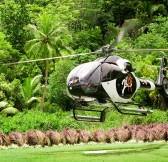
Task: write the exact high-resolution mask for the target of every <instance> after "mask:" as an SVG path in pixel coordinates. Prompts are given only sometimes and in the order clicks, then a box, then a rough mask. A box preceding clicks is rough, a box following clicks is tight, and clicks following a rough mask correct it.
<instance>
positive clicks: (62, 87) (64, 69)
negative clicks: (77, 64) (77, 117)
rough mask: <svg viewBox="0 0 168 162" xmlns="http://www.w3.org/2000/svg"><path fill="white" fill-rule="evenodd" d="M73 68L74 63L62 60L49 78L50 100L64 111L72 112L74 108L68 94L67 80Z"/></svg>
mask: <svg viewBox="0 0 168 162" xmlns="http://www.w3.org/2000/svg"><path fill="white" fill-rule="evenodd" d="M72 68H73V62H72V63H70V61H66V60H60V61H59V62H57V63H56V64H55V71H54V72H53V73H52V74H51V75H50V77H49V86H48V100H49V102H50V103H51V104H53V105H54V106H55V105H58V106H59V107H61V109H62V110H70V109H71V107H72V99H71V98H70V97H69V96H68V94H67V85H66V78H67V76H68V74H69V72H70V71H71V70H72ZM58 106H55V107H58Z"/></svg>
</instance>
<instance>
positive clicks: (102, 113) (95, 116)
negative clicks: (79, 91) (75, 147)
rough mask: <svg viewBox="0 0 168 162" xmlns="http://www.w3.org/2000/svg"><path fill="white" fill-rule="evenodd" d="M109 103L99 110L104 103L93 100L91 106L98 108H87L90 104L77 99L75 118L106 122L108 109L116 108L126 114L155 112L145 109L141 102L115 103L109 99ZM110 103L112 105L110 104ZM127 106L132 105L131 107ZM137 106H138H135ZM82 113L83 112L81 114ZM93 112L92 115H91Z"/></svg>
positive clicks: (140, 114) (142, 114)
mask: <svg viewBox="0 0 168 162" xmlns="http://www.w3.org/2000/svg"><path fill="white" fill-rule="evenodd" d="M107 101H108V102H107V104H105V105H106V106H105V105H103V107H104V108H103V109H101V110H100V109H99V110H97V108H98V107H101V108H102V105H101V104H100V105H99V106H98V105H97V104H96V105H95V104H93V103H94V102H91V103H92V104H90V106H91V107H93V106H96V109H93V108H89V109H88V108H86V107H87V106H88V105H89V104H87V103H86V102H83V101H77V102H76V103H75V104H74V106H73V116H72V117H73V118H74V119H75V120H77V121H86V122H104V121H105V117H106V112H107V111H108V109H111V108H115V109H116V110H117V111H118V112H119V113H121V114H124V115H137V116H146V115H147V114H151V113H153V111H152V110H147V109H144V108H143V106H142V105H141V104H139V103H120V102H116V103H114V102H113V101H112V100H111V99H107ZM109 104H110V106H109ZM123 106H125V107H123ZM127 106H132V107H134V108H130V107H127ZM135 107H137V108H135ZM81 113H82V114H81ZM90 114H92V116H90Z"/></svg>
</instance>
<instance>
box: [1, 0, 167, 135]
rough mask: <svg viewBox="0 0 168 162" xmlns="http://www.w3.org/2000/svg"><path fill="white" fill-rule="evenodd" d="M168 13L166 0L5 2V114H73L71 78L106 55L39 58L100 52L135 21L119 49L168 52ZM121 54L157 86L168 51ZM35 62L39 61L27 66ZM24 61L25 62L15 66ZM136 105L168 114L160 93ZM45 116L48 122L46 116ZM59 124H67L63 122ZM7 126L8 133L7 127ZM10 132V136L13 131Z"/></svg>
mask: <svg viewBox="0 0 168 162" xmlns="http://www.w3.org/2000/svg"><path fill="white" fill-rule="evenodd" d="M167 10H168V4H167V1H166V0H164V1H160V0H158V1H152V0H149V1H142V0H134V1H131V0H127V1H124V0H118V1H116V0H93V1H75V0H62V1H60V0H50V1H49V0H40V1H39V0H2V1H0V24H1V25H0V61H1V63H0V102H6V103H7V104H8V105H7V106H6V107H3V108H1V111H2V109H6V108H8V109H7V110H8V111H10V109H11V107H12V108H14V109H15V110H16V112H18V111H19V113H18V114H21V115H23V114H24V116H26V115H27V114H29V113H30V112H29V111H31V110H29V109H33V110H34V109H38V110H39V107H41V110H43V111H45V112H47V113H48V115H51V114H52V113H55V112H60V116H62V115H61V114H62V113H63V112H62V111H61V110H63V111H67V110H68V111H69V110H70V109H71V107H72V103H73V101H72V100H71V99H70V98H69V96H68V95H67V90H66V77H67V75H68V73H69V72H70V71H71V69H72V68H73V67H75V66H77V65H78V64H80V63H83V62H87V61H92V60H94V59H96V58H97V57H100V56H96V55H90V56H88V55H87V56H80V57H77V58H70V59H66V60H62V59H53V60H45V61H43V60H39V59H43V58H50V57H56V56H66V55H68V54H75V53H83V52H84V53H85V52H92V51H95V50H97V49H99V48H101V47H102V46H104V45H107V44H110V43H111V42H113V41H114V39H115V38H116V36H117V34H118V33H119V31H120V29H121V26H122V25H123V22H124V20H126V19H132V18H136V19H138V20H139V23H138V24H137V26H136V27H135V28H134V29H132V30H131V31H130V32H129V33H128V34H127V35H126V36H125V38H124V39H123V40H122V41H121V42H120V43H119V44H118V45H117V48H119V49H139V48H167V47H168V43H167V42H168V19H167V16H168V13H167ZM118 55H120V56H121V57H124V58H127V59H129V60H130V61H131V62H132V63H133V66H134V67H135V69H136V71H135V73H136V75H137V76H138V77H144V78H147V79H151V80H153V81H155V80H156V78H157V73H158V66H159V63H160V61H159V60H158V58H160V57H162V56H163V55H165V56H168V55H167V53H163V52H153V53H132V54H131V53H119V54H118ZM30 59H31V60H32V59H33V60H39V61H37V62H35V61H34V62H32V63H25V62H24V61H26V60H30ZM18 61H21V62H22V61H23V62H24V63H23V64H15V62H18ZM8 63H10V64H8ZM39 98H41V100H40V99H39ZM133 100H134V101H136V102H142V103H143V104H144V105H145V106H150V107H152V108H153V109H156V108H158V107H159V108H160V109H162V110H167V106H165V104H164V103H165V100H163V99H162V98H161V96H159V94H158V93H157V92H146V91H139V92H138V93H137V94H136V96H135V97H134V98H133ZM40 105H41V106H40ZM9 108H10V109H9ZM14 109H13V110H14ZM7 110H6V112H7ZM4 111H5V110H4ZM22 113H23V114H22ZM36 113H38V112H36ZM6 114H7V115H8V113H6ZM39 114H40V113H39ZM31 115H32V114H31ZM48 115H47V116H48ZM41 116H42V117H41V118H43V115H42V114H41ZM163 116H164V115H163ZM0 117H1V116H0ZM53 118H54V117H53ZM66 119H67V118H66ZM16 120H18V119H16ZM31 120H32V118H31ZM59 120H61V121H62V119H60V118H59ZM132 120H134V119H132ZM42 121H43V120H40V122H41V125H43V124H44V125H46V127H47V128H49V126H48V125H47V124H46V123H45V121H44V122H42ZM112 121H113V120H112ZM155 121H156V120H155ZM15 122H16V121H15ZM19 122H21V121H19ZM53 122H55V121H53ZM56 122H57V123H59V122H58V121H56ZM68 122H69V121H67V123H68ZM136 122H137V123H138V121H136ZM136 122H135V123H136ZM139 122H142V121H141V120H140V121H139ZM30 123H31V122H30ZM35 123H36V122H34V123H33V124H34V125H35ZM67 123H66V124H65V125H64V126H65V127H66V126H67V125H68V124H67ZM70 123H73V122H70ZM109 123H110V124H111V122H109ZM33 124H32V125H33ZM59 124H60V125H61V124H62V123H59ZM115 124H116V123H115ZM148 124H149V123H148ZM39 125H40V124H39ZM49 125H50V124H49ZM74 125H75V126H76V123H75V124H74ZM75 126H74V127H75ZM80 126H81V125H80ZM6 127H7V128H6V129H8V126H7V125H6ZM13 127H14V126H13ZM39 127H40V126H39ZM39 127H38V128H39ZM76 127H78V126H76ZM13 129H14V130H15V128H13ZM27 129H30V128H29V127H26V129H24V131H26V130H27ZM31 129H32V127H31ZM11 130H12V128H11V129H10V131H11ZM6 132H8V133H9V131H7V130H6ZM36 133H37V132H36ZM33 134H34V133H33ZM49 134H50V133H49ZM12 136H15V134H14V135H12ZM20 136H21V135H19V137H20Z"/></svg>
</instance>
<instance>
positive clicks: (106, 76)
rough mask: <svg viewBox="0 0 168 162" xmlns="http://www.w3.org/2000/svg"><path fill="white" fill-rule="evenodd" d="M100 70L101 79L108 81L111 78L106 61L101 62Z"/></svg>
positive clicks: (109, 68)
mask: <svg viewBox="0 0 168 162" xmlns="http://www.w3.org/2000/svg"><path fill="white" fill-rule="evenodd" d="M101 70H102V81H104V82H105V81H108V80H110V78H111V66H110V64H108V63H103V64H102V65H101Z"/></svg>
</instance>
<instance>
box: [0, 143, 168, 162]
mask: <svg viewBox="0 0 168 162" xmlns="http://www.w3.org/2000/svg"><path fill="white" fill-rule="evenodd" d="M167 152H168V143H167V142H157V143H140V144H137V143H133V144H131V143H130V144H129V143H125V144H122V143H117V144H84V145H66V146H53V147H44V148H38V147H35V148H34V147H32V148H17V149H1V150H0V162H63V161H64V162H134V161H136V162H167V161H168V153H167Z"/></svg>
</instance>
